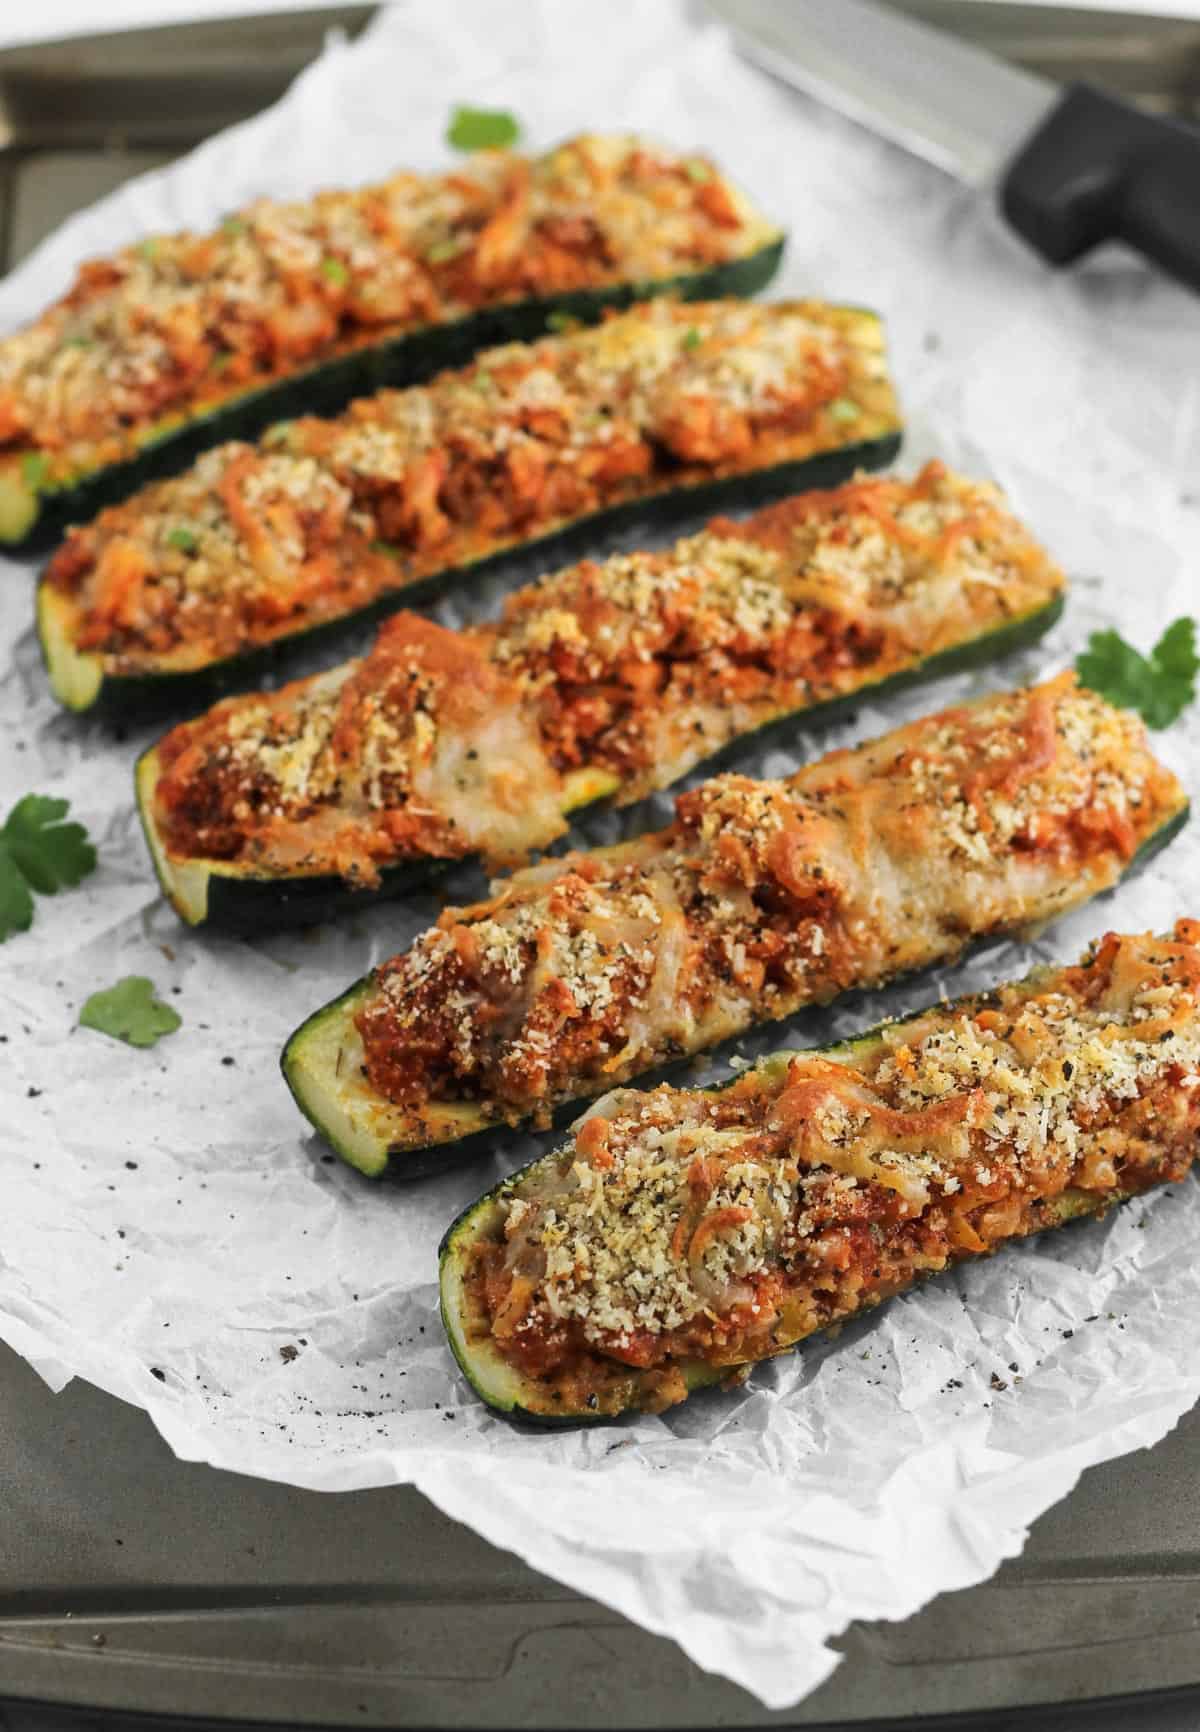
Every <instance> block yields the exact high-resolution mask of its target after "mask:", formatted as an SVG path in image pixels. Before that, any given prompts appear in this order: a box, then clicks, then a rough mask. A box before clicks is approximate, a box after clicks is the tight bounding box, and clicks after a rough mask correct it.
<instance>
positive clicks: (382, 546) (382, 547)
mask: <svg viewBox="0 0 1200 1732" xmlns="http://www.w3.org/2000/svg"><path fill="white" fill-rule="evenodd" d="M399 551H400V549H399V548H398V547H397V546H396V544H395V542H393V541H373V542H372V543H371V552H372V553H386V554H389V555H390V556H391V557H392V558H393V559H394V558H395V557H396V555H397V554H398V553H399Z"/></svg>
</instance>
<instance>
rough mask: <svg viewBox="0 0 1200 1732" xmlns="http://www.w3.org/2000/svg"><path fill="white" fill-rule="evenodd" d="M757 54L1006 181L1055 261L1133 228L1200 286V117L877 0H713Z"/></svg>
mask: <svg viewBox="0 0 1200 1732" xmlns="http://www.w3.org/2000/svg"><path fill="white" fill-rule="evenodd" d="M708 4H709V8H710V10H711V11H712V12H713V13H715V14H716V16H717V17H719V18H720V19H722V20H723V22H724V23H725V24H726V25H727V26H728V27H729V29H730V30H731V31H732V33H733V36H734V39H735V41H736V43H737V45H738V47H739V48H740V49H741V50H742V52H743V53H744V54H745V55H746V57H747V59H750V60H753V61H754V62H755V63H756V64H758V65H760V66H763V67H765V68H766V69H767V70H768V71H770V72H772V73H774V74H775V75H776V76H777V77H780V78H783V79H784V80H785V81H786V82H787V83H789V84H792V85H794V86H796V88H798V89H800V90H803V91H804V92H805V93H806V94H807V95H809V96H813V97H815V98H817V100H819V101H821V102H823V103H825V104H827V105H828V106H829V107H831V108H835V109H837V110H838V111H839V112H841V113H843V114H845V115H847V116H849V118H850V119H852V120H855V121H857V122H859V123H860V124H861V125H864V126H867V127H869V128H870V129H871V130H872V131H874V132H878V133H881V134H882V135H883V136H884V137H886V138H889V139H891V140H892V141H893V142H894V143H896V144H899V145H901V146H903V147H904V149H906V150H908V151H910V152H912V153H913V154H915V155H918V156H921V157H924V158H925V159H926V160H927V161H930V162H933V163H935V164H936V165H937V166H938V167H939V168H942V169H945V170H946V171H948V172H949V173H951V174H953V175H955V176H957V177H958V178H959V179H961V180H965V181H966V182H968V183H969V184H970V185H972V186H976V187H980V188H988V189H995V192H996V194H997V196H998V198H999V202H1000V207H1001V209H1002V211H1003V213H1004V215H1005V216H1006V218H1007V219H1008V221H1009V222H1010V223H1011V225H1012V226H1013V228H1014V229H1016V231H1017V232H1018V233H1019V234H1020V235H1022V236H1023V238H1024V239H1025V240H1026V241H1027V242H1029V244H1030V245H1031V246H1033V247H1034V248H1035V249H1036V251H1037V252H1039V253H1040V254H1041V255H1042V257H1043V258H1044V259H1046V260H1047V261H1048V262H1049V263H1051V264H1055V265H1066V264H1070V263H1072V262H1073V261H1074V260H1076V259H1078V258H1080V257H1082V255H1083V254H1085V253H1087V252H1090V251H1091V249H1092V248H1093V247H1095V246H1097V245H1098V244H1099V243H1100V242H1101V241H1106V240H1122V241H1125V242H1126V243H1127V244H1128V245H1130V246H1133V247H1134V248H1136V249H1137V250H1138V251H1139V252H1141V253H1143V254H1144V255H1145V256H1146V257H1147V258H1149V259H1151V260H1153V261H1154V262H1155V263H1157V264H1158V265H1160V266H1161V267H1162V268H1163V269H1164V270H1166V271H1168V272H1169V273H1170V274H1171V275H1173V276H1175V277H1178V278H1179V279H1180V280H1181V281H1183V282H1186V283H1188V284H1190V285H1191V286H1192V287H1194V288H1200V131H1197V130H1196V129H1194V128H1192V127H1189V126H1185V125H1183V124H1181V123H1180V122H1178V121H1173V120H1169V119H1165V118H1163V117H1161V116H1157V115H1149V114H1144V113H1142V112H1141V110H1139V109H1136V108H1133V107H1131V106H1130V105H1129V104H1127V103H1124V102H1121V101H1119V100H1118V99H1117V98H1115V97H1112V96H1109V95H1108V94H1106V93H1105V92H1104V91H1101V90H1097V89H1094V88H1093V87H1091V86H1090V85H1085V84H1073V85H1069V86H1067V87H1066V88H1065V89H1064V88H1062V87H1061V86H1059V85H1056V84H1054V83H1052V82H1051V81H1050V80H1049V79H1046V78H1041V77H1038V76H1037V75H1036V74H1035V73H1032V72H1026V71H1024V70H1023V69H1021V68H1019V67H1016V66H1012V65H1010V64H1009V63H1008V62H1006V61H1003V60H1000V59H998V58H997V57H996V56H994V55H991V54H988V53H987V52H986V51H984V50H982V49H979V48H975V47H973V46H971V45H970V44H968V43H966V42H963V41H960V40H959V39H958V38H957V37H954V36H951V35H948V34H947V33H946V32H945V31H942V30H938V29H936V28H935V27H934V26H932V25H929V24H925V23H922V22H919V21H918V20H916V19H913V18H909V17H906V16H904V15H903V14H902V13H899V12H897V11H894V10H893V9H892V8H890V7H888V6H885V5H880V4H876V3H875V0H708Z"/></svg>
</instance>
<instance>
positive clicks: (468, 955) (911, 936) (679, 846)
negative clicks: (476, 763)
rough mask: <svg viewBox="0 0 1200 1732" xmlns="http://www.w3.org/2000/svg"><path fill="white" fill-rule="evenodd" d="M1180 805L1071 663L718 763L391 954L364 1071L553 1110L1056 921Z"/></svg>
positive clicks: (427, 1088)
mask: <svg viewBox="0 0 1200 1732" xmlns="http://www.w3.org/2000/svg"><path fill="white" fill-rule="evenodd" d="M931 790H932V791H931ZM1183 799H1184V797H1183V793H1182V790H1181V789H1180V787H1179V784H1178V783H1177V781H1176V780H1175V778H1174V777H1173V776H1172V775H1171V774H1170V773H1169V772H1168V771H1166V770H1165V769H1163V768H1162V766H1160V765H1159V764H1157V763H1156V762H1155V760H1154V758H1153V757H1152V756H1151V754H1150V752H1149V751H1148V749H1147V746H1146V740H1145V730H1144V728H1143V726H1142V724H1141V722H1140V721H1139V720H1138V719H1137V718H1136V717H1134V716H1132V715H1130V714H1127V713H1125V712H1122V711H1118V710H1115V709H1113V708H1112V707H1111V706H1110V705H1109V704H1107V703H1105V701H1104V700H1103V699H1102V698H1100V697H1097V696H1096V695H1095V694H1093V693H1091V692H1087V691H1083V690H1079V689H1077V688H1076V686H1075V684H1074V681H1073V677H1072V676H1070V675H1064V676H1063V677H1062V678H1060V679H1058V680H1055V681H1052V682H1050V683H1049V684H1048V685H1045V686H1040V687H1035V688H1033V689H1032V690H1030V691H1022V692H1014V693H1010V694H1005V695H1002V696H999V697H992V698H987V699H984V700H982V701H981V702H979V703H977V704H974V705H970V706H966V707H963V708H960V709H956V710H951V711H947V712H944V713H943V714H941V715H937V716H932V717H929V718H926V719H925V720H923V721H920V722H916V723H913V724H911V725H909V726H908V727H904V728H900V729H898V730H896V731H895V732H894V733H891V734H886V735H884V736H882V738H880V739H878V740H875V741H872V742H870V743H868V744H866V745H864V746H860V747H858V748H856V749H855V750H854V751H844V752H834V753H832V754H830V755H829V756H828V757H826V758H824V759H821V760H820V761H819V762H817V763H815V764H812V765H809V766H807V767H806V768H804V769H802V770H800V771H799V772H798V773H797V774H796V775H794V776H793V777H791V778H790V779H789V780H788V781H786V782H770V781H759V782H756V781H753V780H751V779H750V778H748V777H744V776H737V775H726V776H719V777H716V778H714V779H713V780H711V781H709V782H707V783H704V784H702V785H701V786H700V787H698V788H696V789H693V790H692V791H690V792H688V793H685V794H683V795H681V796H680V797H679V798H678V800H677V801H676V810H677V817H676V820H675V823H674V824H673V825H672V826H671V827H670V828H669V829H667V830H664V831H661V832H660V833H659V834H657V835H654V836H647V837H644V838H641V839H639V840H638V841H636V842H632V843H627V844H625V845H623V846H621V847H619V848H614V849H605V850H599V851H597V852H595V853H592V854H574V855H568V856H566V857H565V858H563V859H561V860H554V861H550V862H547V863H546V864H545V865H543V866H540V867H536V868H533V869H532V870H530V871H527V872H525V873H522V874H518V875H517V876H516V877H515V878H513V879H511V880H510V881H509V882H508V883H507V884H505V885H504V886H503V888H502V889H501V891H500V894H499V895H498V896H497V897H496V898H495V899H494V900H493V901H492V902H489V903H483V904H480V905H478V906H476V907H474V908H468V909H461V910H450V911H448V912H447V913H446V914H445V915H444V916H443V918H442V920H441V921H440V922H439V925H438V926H437V927H436V928H435V929H434V930H432V931H431V932H429V933H428V934H426V935H425V936H423V937H422V938H420V939H418V940H417V943H416V945H415V946H414V948H413V949H412V950H411V951H410V952H408V953H407V954H406V955H403V956H399V957H396V958H394V959H393V960H392V961H391V962H389V963H386V964H385V965H384V966H383V967H382V968H381V969H380V970H378V971H377V974H376V977H375V986H374V990H373V992H372V993H371V994H370V995H369V996H368V998H367V999H366V1000H365V1002H364V1005H363V1008H362V1010H361V1011H360V1013H359V1017H358V1023H359V1028H360V1030H361V1032H362V1035H363V1040H364V1048H365V1058H366V1067H367V1074H368V1076H369V1078H370V1081H371V1084H372V1086H373V1087H375V1088H376V1089H377V1090H378V1091H379V1092H380V1093H382V1094H384V1095H386V1096H388V1097H389V1098H390V1099H392V1100H395V1101H397V1102H400V1103H412V1104H419V1103H421V1102H423V1101H425V1100H428V1099H431V1098H432V1099H447V1100H453V1099H461V1098H473V1099H476V1100H478V1101H479V1102H480V1103H481V1106H482V1107H483V1110H484V1111H485V1112H489V1113H494V1114H496V1115H497V1116H504V1117H508V1118H510V1119H513V1120H516V1119H518V1118H520V1117H522V1116H524V1115H526V1114H530V1113H532V1114H535V1115H540V1116H541V1117H543V1118H544V1117H545V1116H546V1115H547V1114H548V1113H549V1111H550V1109H552V1108H553V1106H554V1105H555V1104H557V1103H558V1102H559V1101H562V1100H567V1099H571V1098H576V1097H578V1096H581V1095H587V1094H598V1093H600V1092H602V1090H603V1089H605V1088H606V1087H609V1086H611V1085H612V1084H613V1083H617V1082H620V1081H622V1080H624V1079H625V1078H627V1077H630V1076H633V1075H635V1074H636V1073H637V1072H638V1071H641V1070H645V1069H648V1068H650V1067H652V1066H653V1065H655V1064H657V1063H661V1062H662V1061H663V1060H664V1059H669V1058H672V1057H678V1056H679V1055H681V1054H683V1053H689V1052H696V1051H699V1050H701V1049H702V1048H704V1047H706V1046H709V1045H712V1044H714V1043H715V1042H717V1041H718V1040H721V1039H723V1038H725V1037H727V1036H729V1035H731V1034H734V1033H736V1032H738V1031H740V1030H741V1029H744V1028H746V1027H748V1026H749V1025H750V1024H751V1023H753V1022H755V1021H759V1020H763V1019H767V1018H775V1017H781V1016H786V1015H789V1014H790V1013H791V1012H792V1011H794V1010H796V1009H798V1008H799V1007H800V1006H802V1005H805V1004H811V1003H820V1002H822V1001H825V1000H827V999H829V998H831V997H833V996H834V995H835V994H836V993H838V992H840V991H844V990H846V989H847V988H848V987H851V986H854V987H861V986H870V985H875V984H877V983H879V982H880V981H883V980H886V979H888V978H890V977H892V976H894V975H897V974H900V973H904V972H907V971H908V970H910V969H914V968H918V967H927V966H930V965H932V964H934V963H938V962H943V961H946V960H948V959H950V958H952V957H953V956H955V955H956V954H957V953H958V952H959V950H960V949H961V948H962V947H963V945H964V944H965V943H966V942H968V941H969V940H970V939H971V938H972V937H975V936H978V935H982V934H985V933H992V932H996V931H1003V930H1006V929H1011V928H1013V927H1016V926H1021V925H1026V924H1031V923H1034V922H1037V921H1041V920H1045V919H1048V918H1049V917H1051V916H1052V915H1054V914H1057V913H1059V912H1061V911H1062V910H1063V909H1065V908H1067V907H1070V906H1073V905H1074V904H1076V903H1078V902H1080V901H1083V900H1085V899H1086V898H1087V897H1088V896H1090V895H1093V894H1095V893H1096V892H1097V891H1098V890H1100V889H1102V888H1104V887H1106V886H1107V885H1110V884H1112V883H1114V882H1115V881H1116V880H1117V878H1118V877H1119V876H1120V874H1121V872H1122V871H1123V870H1124V868H1125V866H1126V865H1127V864H1128V861H1129V860H1130V858H1131V857H1132V855H1133V854H1134V853H1135V852H1136V850H1137V848H1138V847H1139V846H1140V845H1141V844H1142V843H1143V842H1144V841H1146V840H1147V839H1148V838H1149V837H1151V836H1152V835H1154V833H1155V832H1156V831H1158V830H1159V829H1160V827H1161V826H1162V825H1163V824H1164V822H1165V821H1166V820H1167V819H1168V818H1169V817H1170V816H1172V815H1173V814H1174V813H1175V812H1177V811H1178V810H1179V809H1180V807H1181V806H1182V804H1183ZM963 814H966V816H965V817H964V816H963Z"/></svg>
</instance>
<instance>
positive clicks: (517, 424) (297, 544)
mask: <svg viewBox="0 0 1200 1732" xmlns="http://www.w3.org/2000/svg"><path fill="white" fill-rule="evenodd" d="M897 416H898V411H897V409H896V405H895V400H894V397H893V395H892V390H891V386H890V384H889V382H888V378H887V369H886V362H885V359H884V356H883V353H882V336H881V333H880V330H879V327H878V325H877V324H876V323H875V322H874V321H873V320H871V319H869V318H867V317H866V316H864V315H862V314H859V313H855V312H851V311H846V310H843V309H839V308H836V307H826V306H823V305H821V304H819V303H815V302H795V303H778V304H775V305H765V304H763V305H758V304H751V303H746V302H741V301H716V302H698V303H693V304H688V305H680V304H678V303H675V302H667V301H651V302H649V303H646V304H644V305H641V306H638V307H635V308H634V309H633V310H632V311H630V312H628V313H625V314H622V315H620V316H618V317H613V318H611V319H609V320H607V321H606V322H605V323H604V324H602V325H600V326H598V327H596V328H592V329H587V330H582V331H578V332H575V333H570V334H566V335H562V336H552V337H546V338H543V339H541V340H540V341H538V342H534V343H511V344H508V345H506V346H505V347H503V348H500V349H494V350H489V351H485V352H484V353H483V354H482V355H480V356H479V357H478V359H477V360H476V361H475V362H474V363H472V365H471V366H469V367H466V368H463V369H461V370H460V371H456V372H449V373H443V374H440V375H439V376H438V377H437V378H436V379H434V380H433V381H431V382H430V383H429V384H428V385H424V386H415V387H413V388H411V389H409V390H406V391H381V392H379V393H378V394H377V395H376V396H374V397H370V398H364V399H362V400H361V401H359V402H357V403H354V404H352V405H351V406H350V408H349V409H348V410H347V411H346V412H345V414H343V415H342V416H340V417H338V418H337V419H336V420H317V419H315V418H311V417H310V418H306V419H303V420H297V421H292V422H286V423H281V424H280V425H278V426H277V427H275V428H272V429H271V430H270V431H269V432H268V433H267V434H265V435H264V436H263V438H262V439H261V440H260V441H259V443H258V444H257V445H250V444H244V443H241V442H233V443H229V444H225V445H220V446H217V447H215V448H214V449H213V450H211V451H208V452H206V453H205V454H204V455H203V456H202V457H201V458H200V459H199V460H198V461H197V463H196V464H195V465H193V467H192V468H191V469H190V470H188V471H186V472H185V473H184V474H182V475H179V476H175V477H172V478H171V479H170V480H167V481H161V482H157V483H154V484H153V485H151V486H149V487H146V488H144V489H142V490H141V492H139V493H136V494H134V495H133V497H132V498H131V499H129V500H126V501H124V502H123V503H122V504H120V505H116V506H113V507H111V508H110V509H109V510H107V511H104V512H102V513H101V514H100V516H99V517H98V518H97V519H96V520H95V521H94V522H93V523H91V524H89V525H87V526H85V527H82V528H79V529H76V530H73V531H72V532H71V534H70V535H69V536H68V538H67V540H66V541H65V542H64V544H63V546H62V548H61V549H60V550H59V552H58V553H57V554H56V555H55V557H54V558H53V559H52V560H51V562H50V564H49V566H48V568H47V577H46V581H47V583H48V584H49V585H50V587H51V589H52V590H54V591H57V592H59V593H60V594H62V595H64V596H68V597H70V598H72V601H73V604H74V606H73V613H74V623H73V626H72V633H73V638H74V642H75V644H76V646H77V648H79V649H80V650H84V651H89V652H92V653H96V654H99V655H101V656H102V657H103V658H104V659H105V665H106V667H107V668H108V669H109V670H110V671H112V672H114V673H119V672H122V671H127V672H128V671H133V670H134V669H136V668H137V667H140V666H162V665H164V664H165V665H168V666H170V667H172V668H183V667H189V666H201V665H207V664H208V663H210V662H212V661H218V660H221V659H222V658H223V657H226V656H231V655H236V654H239V653H241V652H242V651H244V650H246V649H247V648H249V647H252V646H253V645H256V644H261V643H267V642H270V641H273V640H274V639H275V638H278V637H280V636H282V635H284V634H285V633H287V632H290V631H295V630H298V629H300V628H301V627H302V626H305V625H311V624H316V623H318V622H319V621H321V620H324V619H333V618H341V617H343V616H344V615H346V614H348V613H352V612H354V611H355V610H356V609H359V608H362V607H365V606H366V605H367V604H368V603H369V602H371V601H372V600H374V599H375V598H376V597H378V596H379V595H381V594H383V593H385V592H388V591H392V590H395V589H398V588H402V587H403V586H404V585H406V584H408V583H412V582H415V581H417V580H418V579H421V578H423V577H428V576H430V575H432V574H434V573H436V572H442V571H446V570H452V569H454V568H456V567H457V566H459V565H462V564H464V563H469V562H472V561H476V560H478V559H481V558H483V557H486V556H487V555H488V554H489V553H494V552H496V551H497V550H499V549H502V548H504V547H506V546H508V545H509V544H510V543H511V542H513V541H520V540H523V539H526V538H528V537H531V536H534V535H537V534H541V533H547V532H549V531H550V530H551V529H553V528H554V527H556V526H559V525H561V524H562V523H564V522H569V521H573V520H575V519H577V518H580V517H584V516H587V515H588V514H589V513H591V512H594V511H599V510H604V509H607V508H609V507H611V506H615V505H619V504H621V503H623V502H626V501H628V500H634V499H641V498H648V497H650V496H651V495H653V494H655V493H657V492H661V491H663V490H664V489H668V488H675V487H679V486H687V485H690V484H692V483H699V482H702V481H705V480H711V479H713V478H714V477H716V476H723V475H732V474H740V473H743V472H746V471H750V470H755V469H760V468H764V467H771V466H773V465H775V464H777V463H782V462H784V461H791V460H799V459H801V458H804V457H807V456H810V455H812V453H813V452H816V451H829V450H835V449H838V448H840V447H843V446H846V445H853V444H857V443H859V442H861V441H863V440H869V439H871V438H874V437H878V436H879V435H880V434H881V433H884V432H888V433H890V432H892V431H893V430H894V428H895V426H896V424H897Z"/></svg>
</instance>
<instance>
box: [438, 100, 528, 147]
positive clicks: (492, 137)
mask: <svg viewBox="0 0 1200 1732" xmlns="http://www.w3.org/2000/svg"><path fill="white" fill-rule="evenodd" d="M520 136H521V127H520V124H519V122H518V121H517V119H516V117H515V116H514V115H511V114H509V113H508V112H507V110H505V109H503V108H461V107H460V108H456V109H454V110H453V112H452V113H451V115H450V125H449V126H448V127H447V129H446V143H447V144H450V145H453V146H454V149H455V150H507V149H508V147H509V146H510V145H513V144H516V142H517V140H518V139H519V138H520Z"/></svg>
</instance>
